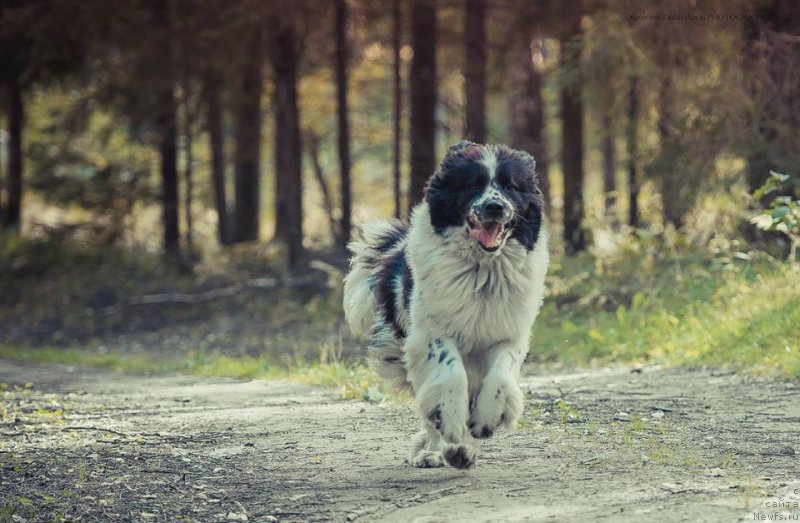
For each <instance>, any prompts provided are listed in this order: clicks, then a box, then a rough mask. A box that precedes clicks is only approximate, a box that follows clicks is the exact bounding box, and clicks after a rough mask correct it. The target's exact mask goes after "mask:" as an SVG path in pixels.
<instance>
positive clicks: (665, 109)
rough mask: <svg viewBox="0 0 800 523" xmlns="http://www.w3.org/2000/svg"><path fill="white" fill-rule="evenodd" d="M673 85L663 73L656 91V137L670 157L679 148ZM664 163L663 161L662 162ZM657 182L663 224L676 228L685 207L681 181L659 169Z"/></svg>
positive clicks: (676, 166)
mask: <svg viewBox="0 0 800 523" xmlns="http://www.w3.org/2000/svg"><path fill="white" fill-rule="evenodd" d="M674 109H675V87H674V84H673V81H672V77H671V76H670V75H669V73H665V74H664V75H663V77H662V79H661V85H660V88H659V93H658V137H659V142H660V143H659V146H660V148H661V152H660V153H659V154H660V155H662V156H663V155H668V156H670V157H672V156H673V155H674V154H675V153H676V152H678V150H679V147H680V146H679V145H678V144H676V143H675V133H676V128H675V115H674ZM662 163H665V162H662ZM670 163H671V164H673V165H671V166H670V167H671V168H672V169H675V168H679V167H678V165H675V163H676V162H674V161H672V162H670ZM657 180H658V183H659V187H660V190H661V206H662V211H663V220H664V225H665V226H666V225H667V224H672V226H673V227H675V228H676V229H680V228H681V226H682V225H683V218H684V215H685V212H686V208H685V205H684V202H683V201H682V198H681V197H680V191H681V187H680V185H681V183H683V182H682V181H681V180H680V179H679V178H678V177H676V176H673V174H672V172H669V171H665V170H664V169H661V170H659V171H658V178H657Z"/></svg>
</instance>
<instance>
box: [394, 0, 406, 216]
mask: <svg viewBox="0 0 800 523" xmlns="http://www.w3.org/2000/svg"><path fill="white" fill-rule="evenodd" d="M392 22H393V23H392V51H393V54H394V59H393V64H392V65H393V69H394V70H393V73H394V75H393V78H394V85H393V96H394V136H393V146H394V150H393V154H392V160H393V163H394V169H393V174H394V176H393V178H392V179H393V181H394V187H393V189H394V190H393V191H392V192H393V195H394V217H395V218H397V219H400V218H401V217H402V213H403V209H402V203H401V202H402V194H401V189H400V185H401V180H400V176H401V173H400V154H401V149H400V147H401V144H402V140H403V130H402V129H403V127H402V116H403V78H402V75H401V56H400V47H401V45H402V34H403V33H402V31H403V12H402V9H401V0H394V3H393V4H392Z"/></svg>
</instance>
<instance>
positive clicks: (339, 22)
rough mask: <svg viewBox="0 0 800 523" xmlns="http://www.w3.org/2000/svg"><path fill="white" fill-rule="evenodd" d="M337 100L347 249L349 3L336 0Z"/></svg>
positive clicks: (342, 244) (342, 225) (343, 245)
mask: <svg viewBox="0 0 800 523" xmlns="http://www.w3.org/2000/svg"><path fill="white" fill-rule="evenodd" d="M336 98H337V101H338V106H339V107H338V113H339V114H338V116H339V176H340V182H341V183H340V185H341V191H342V218H341V222H340V223H339V238H338V243H339V246H340V247H341V248H342V249H344V248H346V247H347V243H348V242H349V241H350V228H351V219H352V210H351V207H352V193H351V189H350V126H349V125H348V122H347V112H348V105H347V0H336Z"/></svg>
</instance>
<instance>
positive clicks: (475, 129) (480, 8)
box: [464, 0, 486, 143]
mask: <svg viewBox="0 0 800 523" xmlns="http://www.w3.org/2000/svg"><path fill="white" fill-rule="evenodd" d="M466 2H467V3H466V13H465V15H466V16H465V24H464V44H465V45H464V48H465V49H464V50H465V56H464V83H465V95H466V101H467V108H466V113H467V127H466V130H465V132H464V137H465V138H466V139H467V140H472V141H474V142H478V143H484V142H485V141H486V23H485V20H486V4H485V3H484V0H466Z"/></svg>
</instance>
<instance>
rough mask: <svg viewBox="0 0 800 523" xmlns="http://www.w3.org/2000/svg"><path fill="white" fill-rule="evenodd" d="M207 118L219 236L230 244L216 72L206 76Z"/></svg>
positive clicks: (221, 241)
mask: <svg viewBox="0 0 800 523" xmlns="http://www.w3.org/2000/svg"><path fill="white" fill-rule="evenodd" d="M205 97H206V111H207V114H206V119H207V122H206V123H207V125H208V139H209V148H210V149H211V186H212V187H213V188H214V206H215V208H216V210H217V237H218V238H219V243H220V244H221V245H228V244H230V225H229V224H228V203H227V197H226V195H225V152H224V137H223V134H222V104H221V100H220V81H219V77H218V76H217V75H216V74H215V73H209V74H208V75H207V76H206V85H205Z"/></svg>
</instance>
